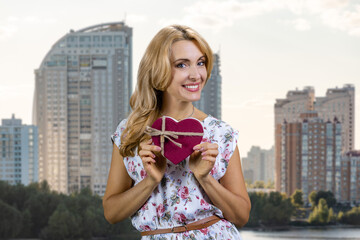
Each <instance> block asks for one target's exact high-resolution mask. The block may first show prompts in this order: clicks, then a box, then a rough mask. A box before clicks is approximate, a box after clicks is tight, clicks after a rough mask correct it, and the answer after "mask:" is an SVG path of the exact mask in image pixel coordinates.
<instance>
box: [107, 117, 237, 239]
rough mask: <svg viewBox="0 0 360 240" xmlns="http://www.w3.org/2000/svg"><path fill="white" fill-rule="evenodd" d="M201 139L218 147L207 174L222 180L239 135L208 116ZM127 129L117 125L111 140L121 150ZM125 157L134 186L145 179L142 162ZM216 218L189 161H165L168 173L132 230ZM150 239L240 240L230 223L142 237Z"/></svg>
mask: <svg viewBox="0 0 360 240" xmlns="http://www.w3.org/2000/svg"><path fill="white" fill-rule="evenodd" d="M201 123H202V124H203V127H204V136H203V140H202V142H212V143H217V144H218V145H219V148H218V150H219V154H218V156H217V158H216V162H215V165H214V167H213V169H212V170H211V172H210V174H211V175H212V176H213V177H214V178H215V179H216V180H219V179H220V178H221V177H222V176H224V174H225V172H226V168H227V166H228V163H229V160H230V157H231V156H232V154H233V152H234V150H235V147H236V144H237V139H238V132H237V131H235V130H234V129H232V128H231V127H230V126H229V125H228V124H226V123H225V122H223V121H221V120H218V119H216V118H214V117H212V116H210V115H209V116H208V117H207V118H205V119H204V120H203V121H202V122H201ZM125 127H126V119H124V120H123V121H121V122H120V124H119V125H118V127H117V129H116V131H115V133H114V134H113V135H112V136H111V138H112V140H113V142H114V143H115V144H116V145H117V146H120V144H121V142H120V136H121V133H122V131H123V130H124V129H125ZM135 153H136V155H135V156H134V157H124V163H125V167H126V169H127V172H128V174H129V176H130V177H131V178H132V179H133V181H134V184H135V185H136V184H138V183H139V182H140V181H141V180H142V179H144V178H145V176H146V171H145V170H144V168H143V164H142V160H141V158H140V157H139V156H138V155H137V151H135ZM212 215H217V216H219V217H220V218H223V214H222V212H221V210H220V209H219V208H217V207H215V206H214V205H212V203H211V201H210V199H209V197H208V196H207V194H206V193H205V191H204V190H203V189H202V187H201V186H200V184H199V183H198V181H197V180H196V179H195V177H194V174H193V173H192V172H191V171H190V168H189V157H188V158H186V159H185V160H184V161H182V162H181V163H179V164H177V165H174V164H173V163H172V162H170V161H167V169H166V172H165V174H164V177H163V179H162V181H161V183H160V184H159V186H158V187H157V188H156V189H155V190H154V191H153V193H152V194H151V195H150V197H149V199H148V200H147V202H146V203H145V204H144V205H143V206H142V207H141V208H140V209H139V210H138V211H137V212H136V213H135V214H134V215H133V216H132V217H131V221H132V224H133V226H134V227H135V228H136V229H137V230H138V231H140V232H142V231H150V230H156V229H163V228H172V227H176V226H181V225H184V224H189V223H191V222H194V221H197V220H200V219H203V218H206V217H209V216H212ZM151 239H161V240H162V239H163V240H167V239H173V240H175V239H179V240H180V239H197V240H199V239H207V240H208V239H214V240H215V239H216V240H217V239H241V238H240V234H239V232H238V231H237V229H236V227H235V226H234V225H233V224H232V223H230V222H229V221H227V220H225V219H222V220H221V221H219V222H217V223H215V224H213V225H211V226H209V227H207V228H204V229H201V230H193V231H188V232H183V233H167V234H157V235H149V236H144V237H142V240H151Z"/></svg>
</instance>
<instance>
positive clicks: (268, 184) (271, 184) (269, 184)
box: [265, 180, 275, 189]
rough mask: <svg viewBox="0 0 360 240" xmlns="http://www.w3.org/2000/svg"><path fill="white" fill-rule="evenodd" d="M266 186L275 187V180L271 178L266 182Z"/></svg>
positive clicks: (268, 187)
mask: <svg viewBox="0 0 360 240" xmlns="http://www.w3.org/2000/svg"><path fill="white" fill-rule="evenodd" d="M265 188H267V189H275V182H274V181H270V180H269V181H268V182H267V183H266V185H265Z"/></svg>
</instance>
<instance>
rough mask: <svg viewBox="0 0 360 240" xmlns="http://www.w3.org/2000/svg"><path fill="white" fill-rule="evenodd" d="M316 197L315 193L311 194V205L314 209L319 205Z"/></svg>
mask: <svg viewBox="0 0 360 240" xmlns="http://www.w3.org/2000/svg"><path fill="white" fill-rule="evenodd" d="M316 195H317V193H316V192H315V191H312V192H311V193H310V194H309V197H308V198H309V203H310V204H311V206H312V207H313V208H314V207H315V206H316V205H317V202H316Z"/></svg>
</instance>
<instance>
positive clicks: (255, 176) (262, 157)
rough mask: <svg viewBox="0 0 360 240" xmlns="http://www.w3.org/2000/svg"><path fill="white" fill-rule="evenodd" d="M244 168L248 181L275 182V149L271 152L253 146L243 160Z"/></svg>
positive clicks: (270, 150)
mask: <svg viewBox="0 0 360 240" xmlns="http://www.w3.org/2000/svg"><path fill="white" fill-rule="evenodd" d="M242 168H243V172H244V178H245V180H246V181H248V182H250V183H253V182H255V181H264V182H265V183H267V182H268V181H271V182H274V175H275V158H274V147H272V148H271V149H269V150H266V149H261V148H260V147H257V146H252V147H251V149H250V151H249V152H248V154H247V156H246V157H245V158H243V159H242Z"/></svg>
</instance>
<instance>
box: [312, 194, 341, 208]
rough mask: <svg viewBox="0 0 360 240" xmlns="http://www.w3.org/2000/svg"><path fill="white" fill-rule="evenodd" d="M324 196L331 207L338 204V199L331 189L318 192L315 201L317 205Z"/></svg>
mask: <svg viewBox="0 0 360 240" xmlns="http://www.w3.org/2000/svg"><path fill="white" fill-rule="evenodd" d="M321 198H323V199H325V201H326V204H327V206H328V207H329V208H331V207H333V206H335V204H336V199H335V196H334V194H333V193H332V192H331V191H321V190H320V191H319V192H317V194H316V198H315V202H316V205H317V204H318V203H319V201H320V199H321Z"/></svg>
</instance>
